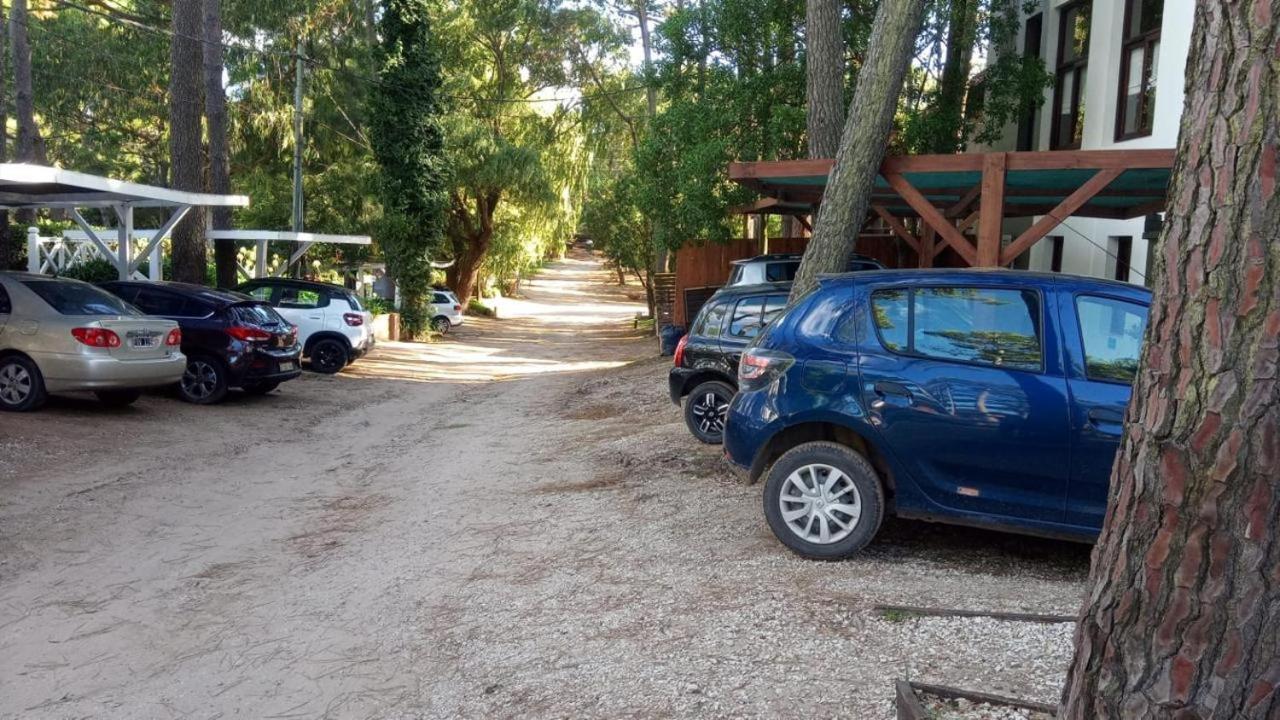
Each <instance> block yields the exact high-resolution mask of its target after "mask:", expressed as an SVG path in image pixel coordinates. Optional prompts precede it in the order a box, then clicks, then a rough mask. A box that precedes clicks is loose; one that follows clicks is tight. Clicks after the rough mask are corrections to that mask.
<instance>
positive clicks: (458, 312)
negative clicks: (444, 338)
mask: <svg viewBox="0 0 1280 720" xmlns="http://www.w3.org/2000/svg"><path fill="white" fill-rule="evenodd" d="M461 324H462V303H461V302H459V301H458V296H457V295H454V294H453V291H452V290H433V291H432V294H431V329H432V330H435V331H436V332H438V333H447V332H449V329H450V328H452V327H453V326H454V325H461Z"/></svg>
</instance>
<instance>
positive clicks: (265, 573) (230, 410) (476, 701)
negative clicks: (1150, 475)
mask: <svg viewBox="0 0 1280 720" xmlns="http://www.w3.org/2000/svg"><path fill="white" fill-rule="evenodd" d="M607 278H608V274H607V273H605V272H603V271H601V270H600V268H599V267H598V265H596V264H595V263H594V262H593V261H591V260H589V259H587V258H585V257H578V258H576V259H572V260H569V261H565V262H563V263H559V264H556V265H553V266H551V267H550V268H548V270H547V271H546V272H544V274H543V275H542V276H541V277H540V278H539V279H537V280H536V281H534V282H532V283H529V284H528V286H527V290H526V292H527V293H528V297H527V298H526V299H524V300H520V301H510V302H506V303H504V304H503V306H502V307H501V308H500V313H501V315H502V317H503V318H504V319H502V320H496V321H494V320H485V321H479V322H472V323H469V324H468V325H466V326H463V327H462V328H459V329H458V331H457V332H456V334H453V335H451V337H450V339H449V341H448V342H445V343H439V344H436V345H429V346H416V345H401V344H388V345H386V346H383V347H381V348H379V350H378V351H377V352H376V353H375V354H374V355H373V356H371V357H369V358H366V359H365V360H362V361H361V362H360V363H357V364H356V365H354V366H353V367H352V368H350V369H349V370H348V371H344V372H343V373H342V374H340V375H338V376H336V377H316V376H312V375H307V376H305V377H304V378H303V379H302V380H299V381H295V382H291V383H288V384H286V385H285V386H284V387H283V389H282V390H281V391H280V392H278V393H275V394H273V395H271V396H268V397H265V398H249V397H242V396H236V397H233V398H232V400H231V401H229V402H228V403H226V404H225V405H222V406H218V407H215V408H194V407H191V406H185V405H181V404H178V403H176V402H174V401H172V400H169V399H167V398H163V397H147V398H144V399H143V401H142V402H140V403H139V404H138V406H136V407H135V408H132V409H130V410H125V411H118V412H111V411H105V410H103V409H101V408H99V407H98V406H96V405H95V404H93V403H91V402H87V401H79V400H59V401H57V402H55V403H53V404H52V405H51V406H50V407H49V408H48V409H47V410H45V411H43V412H41V413H38V414H36V415H31V416H23V417H21V418H20V419H15V417H14V416H5V417H0V491H2V493H0V717H22V718H63V717H73V716H95V717H109V718H112V717H118V718H140V717H145V718H152V717H156V718H166V717H343V718H345V717H379V718H384V717H385V718H452V717H487V718H508V717H509V718H516V717H520V718H525V717H575V718H577V717H610V718H617V717H694V718H697V717H769V718H780V717H854V718H859V719H863V718H867V719H871V720H875V719H877V718H890V717H893V709H892V697H893V685H892V683H893V681H894V680H896V679H900V678H907V677H909V678H911V679H913V680H917V681H920V682H926V683H936V684H945V685H954V686H964V687H972V688H973V689H978V690H983V691H987V692H994V693H998V694H1003V695H1009V696H1013V697H1022V698H1026V699H1031V700H1039V701H1043V702H1053V701H1056V699H1057V696H1058V688H1059V686H1060V684H1061V682H1062V676H1063V673H1064V672H1065V668H1066V664H1067V660H1068V657H1069V651H1070V642H1071V638H1070V626H1069V625H1035V624H1024V623H1006V622H1000V621H995V620H989V619H983V618H973V619H948V618H913V619H907V620H903V621H900V622H893V621H890V620H887V619H885V618H882V617H880V616H879V615H878V614H877V613H875V612H874V611H873V610H872V609H871V608H872V606H873V605H875V604H877V603H887V604H910V605H921V606H941V607H958V608H967V609H975V610H1004V611H1012V612H1037V613H1065V614H1071V613H1074V612H1075V610H1076V609H1077V606H1078V603H1079V599H1080V594H1081V592H1082V586H1083V582H1084V579H1085V576H1086V574H1087V571H1088V549H1087V548H1086V547H1083V546H1079V545H1073V544H1067V543H1057V542H1050V541H1042V540H1035V539H1028V538H1021V537H1014V536H1006V535H999V534H995V533H987V532H982V531H976V530H969V529H961V528H949V527H944V526H937V525H928V524H923V523H916V522H895V521H891V522H889V523H888V524H887V525H886V527H885V528H884V529H883V531H882V533H881V535H880V536H879V537H878V539H877V540H876V541H875V542H874V543H873V544H872V545H871V546H870V547H869V548H868V549H867V551H866V552H864V553H863V554H862V555H861V556H859V557H858V558H856V559H854V560H850V561H847V562H842V563H815V562H810V561H805V560H802V559H800V558H797V557H795V556H794V555H792V554H790V553H789V552H787V551H786V550H785V548H783V547H782V546H781V545H780V544H779V543H777V542H776V541H775V540H774V538H773V537H772V535H771V534H770V532H769V530H768V528H767V526H766V525H765V523H764V520H763V517H762V514H761V508H760V502H761V501H760V488H759V487H758V486H747V485H744V484H743V483H742V480H741V477H740V476H739V475H738V474H737V473H736V472H733V471H731V470H730V469H729V468H728V467H727V466H726V465H725V464H724V462H723V461H722V460H721V458H720V456H719V452H718V448H713V447H709V446H705V445H701V444H699V443H697V442H696V441H694V440H693V439H692V438H691V437H690V436H689V434H688V432H687V431H686V430H685V428H684V426H683V423H682V422H681V420H680V414H679V412H678V410H677V409H676V408H675V407H674V406H673V405H671V403H670V401H669V400H668V399H667V398H666V380H665V373H666V369H667V366H668V363H669V360H667V359H663V358H657V357H655V356H654V355H655V353H656V344H655V343H654V341H652V340H651V339H649V338H642V337H638V336H636V334H635V333H634V332H632V331H631V330H630V329H629V323H628V322H627V318H629V317H631V316H632V315H634V313H635V312H636V310H637V309H638V306H637V305H636V304H635V303H636V300H637V296H636V289H635V288H626V289H619V288H617V287H614V286H609V285H606V284H605V283H606V282H607ZM125 447H127V448H128V449H127V450H122V448H125ZM833 678H836V679H834V680H833ZM815 681H817V682H815Z"/></svg>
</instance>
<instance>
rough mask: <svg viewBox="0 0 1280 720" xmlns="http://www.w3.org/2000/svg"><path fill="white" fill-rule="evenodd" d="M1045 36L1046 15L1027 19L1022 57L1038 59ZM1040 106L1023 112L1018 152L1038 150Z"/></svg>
mask: <svg viewBox="0 0 1280 720" xmlns="http://www.w3.org/2000/svg"><path fill="white" fill-rule="evenodd" d="M1043 35H1044V14H1043V13H1036V14H1035V15H1032V16H1031V17H1028V18H1027V21H1026V23H1025V24H1024V25H1023V27H1022V56H1023V57H1025V58H1038V57H1040V53H1041V39H1042V36H1043ZM1039 117H1040V104H1039V103H1031V104H1029V105H1027V107H1026V109H1025V110H1023V113H1022V119H1021V120H1019V121H1018V150H1022V151H1026V150H1035V149H1036V125H1038V124H1039V123H1038V122H1037V120H1039Z"/></svg>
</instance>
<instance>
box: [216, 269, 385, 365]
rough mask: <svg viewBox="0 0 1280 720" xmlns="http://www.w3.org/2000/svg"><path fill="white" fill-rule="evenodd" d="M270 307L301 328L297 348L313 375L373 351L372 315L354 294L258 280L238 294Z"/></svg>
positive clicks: (284, 281) (301, 283) (277, 280)
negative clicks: (300, 349)
mask: <svg viewBox="0 0 1280 720" xmlns="http://www.w3.org/2000/svg"><path fill="white" fill-rule="evenodd" d="M236 289H237V290H239V291H240V292H242V293H245V294H246V295H249V296H250V297H252V298H254V299H256V300H262V301H264V302H268V303H271V305H272V306H274V307H275V309H276V312H278V313H280V314H281V315H282V316H284V319H285V320H288V321H289V322H291V323H293V324H294V325H297V326H298V342H300V343H302V355H303V357H305V358H307V359H309V360H310V361H311V369H312V370H314V371H316V372H320V373H326V374H332V373H336V372H338V371H339V370H341V369H342V368H344V367H346V366H347V363H350V362H354V361H355V360H356V358H359V357H360V356H362V355H364V354H365V353H367V352H369V351H370V350H372V349H373V344H374V339H373V313H370V312H369V311H368V310H366V309H365V307H364V304H363V303H361V302H360V298H359V297H358V296H357V295H356V294H355V293H353V292H352V291H350V290H348V289H346V288H344V287H342V286H340V285H331V284H329V283H319V282H310V281H308V280H292V279H288V278H258V279H256V280H250V281H249V282H247V283H245V284H243V285H241V286H240V287H238V288H236Z"/></svg>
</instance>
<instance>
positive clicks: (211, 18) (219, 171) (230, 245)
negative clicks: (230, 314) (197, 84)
mask: <svg viewBox="0 0 1280 720" xmlns="http://www.w3.org/2000/svg"><path fill="white" fill-rule="evenodd" d="M222 68H223V51H222V0H204V114H205V123H206V124H207V128H208V133H209V192H212V193H217V194H218V195H228V194H230V193H231V157H230V151H229V150H228V149H227V92H226V89H225V88H223V87H222ZM210 215H211V218H210V220H211V223H210V224H211V225H212V227H213V229H214V230H229V229H230V228H231V208H229V207H216V208H212V209H211V210H210ZM213 265H214V276H215V278H216V280H217V282H216V283H215V284H216V285H217V286H218V287H224V288H229V287H235V285H236V281H237V280H238V279H239V278H238V277H237V276H236V244H235V241H233V240H215V241H214V243H213Z"/></svg>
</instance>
